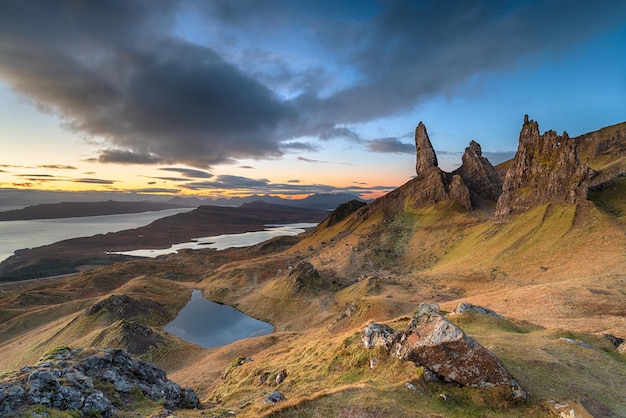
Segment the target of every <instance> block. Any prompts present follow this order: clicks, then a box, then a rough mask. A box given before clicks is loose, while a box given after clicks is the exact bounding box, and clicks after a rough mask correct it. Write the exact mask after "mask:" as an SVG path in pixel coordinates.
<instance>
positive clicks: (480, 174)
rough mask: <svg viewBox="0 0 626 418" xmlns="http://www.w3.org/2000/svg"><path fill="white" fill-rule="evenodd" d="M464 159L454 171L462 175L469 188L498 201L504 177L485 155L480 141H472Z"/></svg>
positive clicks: (481, 195) (486, 197)
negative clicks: (501, 176)
mask: <svg viewBox="0 0 626 418" xmlns="http://www.w3.org/2000/svg"><path fill="white" fill-rule="evenodd" d="M462 161H463V164H462V165H461V167H459V168H458V169H457V170H455V171H454V172H453V173H456V174H458V175H460V176H461V178H462V179H463V181H464V182H465V184H466V185H467V188H468V189H470V190H471V191H472V192H474V193H476V194H477V195H478V196H480V197H481V198H483V199H487V200H492V201H494V202H495V201H497V200H498V197H500V194H502V179H501V178H500V176H499V175H498V172H497V171H496V169H495V168H494V166H493V165H491V163H490V162H489V160H488V159H487V158H485V157H483V153H482V149H481V147H480V144H479V143H478V142H476V141H472V142H470V144H469V146H468V147H467V148H465V153H464V154H463V158H462Z"/></svg>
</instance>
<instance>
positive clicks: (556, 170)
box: [494, 115, 593, 223]
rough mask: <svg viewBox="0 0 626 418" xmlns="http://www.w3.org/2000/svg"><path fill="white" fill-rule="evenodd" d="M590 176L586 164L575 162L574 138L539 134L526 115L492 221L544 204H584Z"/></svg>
mask: <svg viewBox="0 0 626 418" xmlns="http://www.w3.org/2000/svg"><path fill="white" fill-rule="evenodd" d="M592 173H593V172H592V170H591V169H590V168H589V164H587V163H581V162H580V161H579V159H578V153H577V141H576V140H575V139H570V137H569V136H568V135H567V132H563V135H557V134H556V132H554V131H547V132H545V133H544V134H543V135H541V134H540V133H539V124H538V123H537V122H535V121H534V120H529V119H528V115H526V116H524V124H523V126H522V131H521V132H520V137H519V146H518V148H517V152H516V153H515V158H514V159H513V164H512V165H511V167H510V168H509V170H508V171H507V173H506V178H505V179H504V183H503V185H502V195H501V196H500V198H499V199H498V203H497V205H496V211H495V213H494V221H495V222H496V223H504V222H507V221H509V220H510V218H511V216H513V215H516V214H518V213H521V212H524V211H526V210H528V209H530V208H532V207H535V206H539V205H542V204H545V203H568V204H577V203H581V202H584V201H585V200H586V199H587V189H588V188H589V181H590V179H591V177H592Z"/></svg>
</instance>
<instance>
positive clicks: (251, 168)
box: [239, 165, 254, 170]
mask: <svg viewBox="0 0 626 418" xmlns="http://www.w3.org/2000/svg"><path fill="white" fill-rule="evenodd" d="M239 168H245V169H247V170H254V167H252V166H251V165H240V166H239Z"/></svg>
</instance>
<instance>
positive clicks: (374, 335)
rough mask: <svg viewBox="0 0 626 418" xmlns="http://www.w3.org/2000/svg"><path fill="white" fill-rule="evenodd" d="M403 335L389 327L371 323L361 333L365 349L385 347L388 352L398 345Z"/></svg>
mask: <svg viewBox="0 0 626 418" xmlns="http://www.w3.org/2000/svg"><path fill="white" fill-rule="evenodd" d="M400 336H401V334H400V333H399V332H396V331H394V330H393V329H392V328H391V327H390V326H389V325H385V324H377V323H375V322H371V323H370V324H369V325H367V326H366V327H365V328H364V329H363V331H362V332H361V342H362V343H363V346H364V347H365V348H373V347H377V346H383V347H385V348H386V349H387V350H391V348H392V347H393V346H394V344H396V342H397V341H398V340H399V339H400Z"/></svg>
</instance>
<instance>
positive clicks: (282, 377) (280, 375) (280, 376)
mask: <svg viewBox="0 0 626 418" xmlns="http://www.w3.org/2000/svg"><path fill="white" fill-rule="evenodd" d="M286 378H287V370H283V371H282V372H280V373H278V374H277V375H276V384H277V385H280V384H281V383H283V382H284V381H285V379H286Z"/></svg>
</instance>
